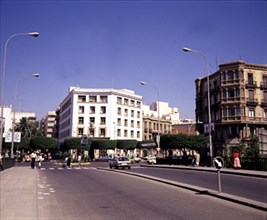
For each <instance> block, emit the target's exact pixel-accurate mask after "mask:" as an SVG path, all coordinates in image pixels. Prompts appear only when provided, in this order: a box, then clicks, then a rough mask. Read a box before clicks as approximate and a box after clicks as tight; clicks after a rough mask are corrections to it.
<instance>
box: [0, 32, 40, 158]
mask: <svg viewBox="0 0 267 220" xmlns="http://www.w3.org/2000/svg"><path fill="white" fill-rule="evenodd" d="M16 36H32V37H38V36H39V33H38V32H29V33H16V34H13V35H12V36H10V37H9V38H8V39H7V41H6V43H5V48H4V62H3V72H2V83H1V118H0V120H1V121H0V122H1V123H0V154H1V153H2V145H3V127H4V102H5V101H4V97H5V96H4V93H5V75H6V53H7V45H8V43H9V41H10V40H11V39H12V38H13V37H16Z"/></svg>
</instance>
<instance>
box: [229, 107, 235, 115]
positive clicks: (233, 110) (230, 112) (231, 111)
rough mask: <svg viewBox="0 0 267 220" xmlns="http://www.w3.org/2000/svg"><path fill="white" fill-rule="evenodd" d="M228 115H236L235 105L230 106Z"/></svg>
mask: <svg viewBox="0 0 267 220" xmlns="http://www.w3.org/2000/svg"><path fill="white" fill-rule="evenodd" d="M228 115H229V116H231V117H234V116H235V109H234V107H229V109H228Z"/></svg>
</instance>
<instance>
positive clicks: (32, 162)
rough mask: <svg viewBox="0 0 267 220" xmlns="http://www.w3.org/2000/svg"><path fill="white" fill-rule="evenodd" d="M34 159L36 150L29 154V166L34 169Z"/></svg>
mask: <svg viewBox="0 0 267 220" xmlns="http://www.w3.org/2000/svg"><path fill="white" fill-rule="evenodd" d="M35 159H36V151H33V152H32V154H31V160H32V161H31V168H32V169H34V167H35Z"/></svg>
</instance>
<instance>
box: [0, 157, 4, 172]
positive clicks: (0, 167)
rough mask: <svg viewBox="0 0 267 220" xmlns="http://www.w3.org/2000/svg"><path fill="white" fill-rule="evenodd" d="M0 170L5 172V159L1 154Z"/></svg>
mask: <svg viewBox="0 0 267 220" xmlns="http://www.w3.org/2000/svg"><path fill="white" fill-rule="evenodd" d="M0 170H1V171H3V170H4V167H3V157H2V154H0Z"/></svg>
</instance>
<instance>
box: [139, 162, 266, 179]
mask: <svg viewBox="0 0 267 220" xmlns="http://www.w3.org/2000/svg"><path fill="white" fill-rule="evenodd" d="M141 166H144V167H158V168H168V169H186V170H199V171H207V172H217V169H216V168H214V167H202V166H183V165H158V164H154V165H148V164H142V165H141ZM220 172H221V173H228V174H235V175H242V176H254V177H260V178H267V172H266V171H258V170H242V168H241V169H231V168H222V169H221V170H220Z"/></svg>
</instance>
